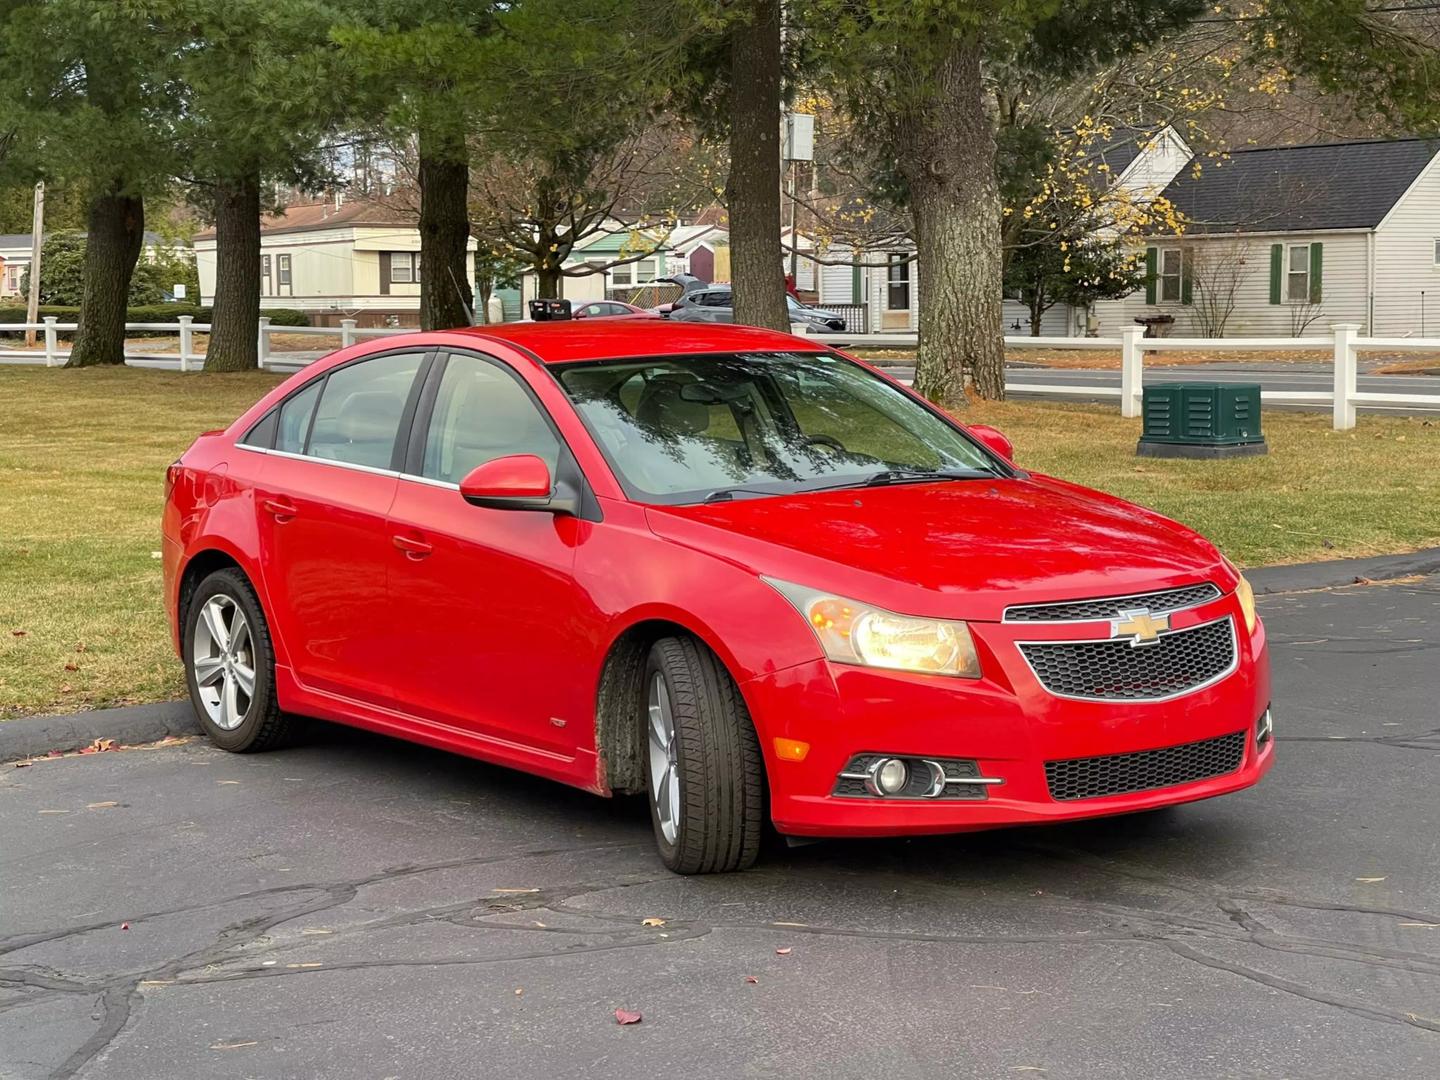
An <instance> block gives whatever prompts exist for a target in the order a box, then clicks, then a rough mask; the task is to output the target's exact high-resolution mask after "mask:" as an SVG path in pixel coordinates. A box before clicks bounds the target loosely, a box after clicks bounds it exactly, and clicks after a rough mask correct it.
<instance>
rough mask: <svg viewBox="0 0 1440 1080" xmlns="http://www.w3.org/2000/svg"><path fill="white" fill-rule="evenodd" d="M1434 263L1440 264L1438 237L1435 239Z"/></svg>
mask: <svg viewBox="0 0 1440 1080" xmlns="http://www.w3.org/2000/svg"><path fill="white" fill-rule="evenodd" d="M1435 265H1436V266H1440V238H1437V239H1436V241H1435Z"/></svg>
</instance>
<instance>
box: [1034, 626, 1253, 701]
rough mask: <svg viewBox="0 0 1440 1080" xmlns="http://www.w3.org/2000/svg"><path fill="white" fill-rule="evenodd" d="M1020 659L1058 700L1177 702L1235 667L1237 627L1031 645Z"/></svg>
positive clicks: (1192, 629) (1200, 627)
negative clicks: (1136, 639)
mask: <svg viewBox="0 0 1440 1080" xmlns="http://www.w3.org/2000/svg"><path fill="white" fill-rule="evenodd" d="M1019 648H1020V652H1021V654H1022V655H1023V656H1024V657H1025V659H1026V661H1027V662H1028V663H1029V664H1030V668H1031V670H1032V671H1034V672H1035V677H1036V678H1037V679H1039V680H1040V685H1042V686H1043V687H1045V689H1046V690H1048V691H1050V693H1052V694H1055V695H1056V696H1058V697H1067V698H1085V699H1089V700H1092V701H1144V700H1151V701H1153V700H1157V699H1163V698H1172V697H1178V696H1179V695H1181V694H1186V693H1189V692H1191V691H1192V690H1198V689H1200V688H1201V687H1202V686H1208V685H1209V684H1210V683H1213V682H1216V681H1217V680H1219V679H1220V678H1222V677H1223V676H1225V675H1227V674H1229V673H1230V671H1231V670H1233V669H1234V667H1235V628H1234V623H1233V622H1232V621H1231V620H1230V619H1229V618H1228V617H1226V618H1224V619H1219V620H1217V621H1215V622H1210V623H1203V624H1201V625H1200V626H1192V627H1190V628H1189V629H1188V630H1171V631H1169V632H1167V633H1163V634H1161V635H1160V637H1159V638H1157V639H1156V640H1155V641H1154V642H1153V643H1152V644H1147V645H1136V644H1134V643H1133V641H1132V640H1131V639H1130V638H1112V639H1109V640H1105V641H1031V642H1021V643H1019Z"/></svg>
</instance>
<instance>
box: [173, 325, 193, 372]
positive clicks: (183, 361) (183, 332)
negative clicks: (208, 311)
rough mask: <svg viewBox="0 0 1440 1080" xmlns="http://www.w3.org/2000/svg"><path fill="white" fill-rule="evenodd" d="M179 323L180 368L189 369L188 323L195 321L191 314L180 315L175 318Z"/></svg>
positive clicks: (189, 330)
mask: <svg viewBox="0 0 1440 1080" xmlns="http://www.w3.org/2000/svg"><path fill="white" fill-rule="evenodd" d="M175 321H176V322H178V323H179V324H180V370H181V371H189V370H190V335H191V333H192V331H191V329H190V324H191V323H193V322H194V321H195V316H193V315H181V316H180V317H179V318H177V319H176V320H175Z"/></svg>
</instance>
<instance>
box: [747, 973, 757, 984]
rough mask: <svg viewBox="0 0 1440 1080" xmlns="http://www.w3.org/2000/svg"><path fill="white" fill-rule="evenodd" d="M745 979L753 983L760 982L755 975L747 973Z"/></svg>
mask: <svg viewBox="0 0 1440 1080" xmlns="http://www.w3.org/2000/svg"><path fill="white" fill-rule="evenodd" d="M745 981H746V982H747V983H750V984H752V985H753V984H755V983H758V982H759V981H760V980H759V979H757V978H756V977H755V976H754V975H746V976H745Z"/></svg>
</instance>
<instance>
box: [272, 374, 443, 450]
mask: <svg viewBox="0 0 1440 1080" xmlns="http://www.w3.org/2000/svg"><path fill="white" fill-rule="evenodd" d="M424 358H425V356H424V354H423V353H418V352H417V353H390V354H388V355H386V356H377V357H374V358H373V359H370V360H361V361H359V362H358V363H354V364H347V365H346V366H344V367H340V368H336V369H335V370H334V371H332V372H330V374H329V375H328V376H327V377H326V379H325V385H324V390H323V392H322V393H321V395H320V404H319V405H318V406H317V407H316V409H315V420H314V423H313V424H312V425H311V430H310V440H309V442H308V443H307V445H306V450H305V452H306V453H307V454H309V455H310V456H311V457H317V458H323V459H325V460H327V461H340V462H345V463H346V464H349V465H365V466H368V467H370V468H372V469H388V468H390V464H391V458H392V455H393V454H394V451H395V437H396V435H397V434H398V433H399V431H400V419H401V417H402V416H403V415H404V412H405V402H406V400H407V399H408V398H409V396H410V389H411V386H412V384H413V383H414V381H415V373H416V372H417V371H419V370H420V363H421V361H422V360H424ZM292 400H293V399H292ZM281 419H282V425H283V420H284V417H283V415H282V417H281Z"/></svg>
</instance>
